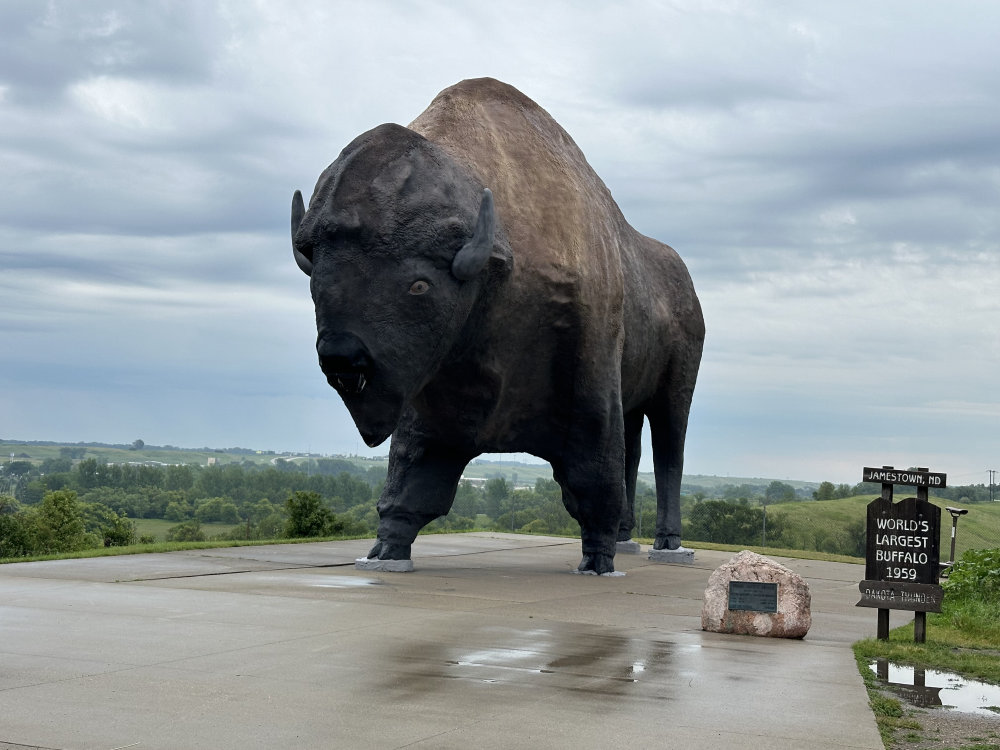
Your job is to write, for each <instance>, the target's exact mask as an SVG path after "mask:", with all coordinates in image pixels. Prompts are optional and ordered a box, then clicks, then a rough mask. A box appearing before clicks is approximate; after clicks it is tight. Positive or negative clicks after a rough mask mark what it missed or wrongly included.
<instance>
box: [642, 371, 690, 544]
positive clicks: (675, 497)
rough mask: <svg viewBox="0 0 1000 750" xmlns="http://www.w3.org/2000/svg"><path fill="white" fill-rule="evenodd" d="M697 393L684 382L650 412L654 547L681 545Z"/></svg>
mask: <svg viewBox="0 0 1000 750" xmlns="http://www.w3.org/2000/svg"><path fill="white" fill-rule="evenodd" d="M693 392H694V383H693V378H692V382H691V383H690V385H687V384H681V385H679V386H678V387H677V388H676V390H672V391H670V392H668V394H667V395H666V397H664V398H662V399H660V402H659V404H657V406H656V407H655V408H654V409H651V410H650V411H649V412H648V416H649V427H650V432H651V433H652V442H653V470H654V471H655V473H656V537H655V538H654V540H653V549H656V550H664V549H666V550H673V549H677V548H678V547H680V546H681V479H682V477H683V473H684V437H685V434H686V432H687V422H688V411H689V409H690V406H691V396H692V395H693Z"/></svg>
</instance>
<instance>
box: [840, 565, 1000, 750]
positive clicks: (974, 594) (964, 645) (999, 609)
mask: <svg viewBox="0 0 1000 750" xmlns="http://www.w3.org/2000/svg"><path fill="white" fill-rule="evenodd" d="M997 552H998V550H997V549H995V548H994V549H990V550H979V551H977V552H972V553H970V554H969V555H966V556H965V557H964V558H963V559H962V561H961V565H960V566H959V567H957V568H956V569H955V570H954V572H953V573H952V580H951V581H949V582H947V583H945V598H944V603H943V605H942V612H940V613H933V612H932V613H928V614H927V631H926V634H927V638H926V643H914V641H913V623H912V622H910V623H908V624H906V625H903V626H902V627H898V628H895V629H894V630H892V631H890V633H889V638H888V640H885V641H882V640H877V639H875V638H867V639H865V640H862V641H858V642H857V643H855V644H854V655H855V658H856V659H857V662H858V670H859V671H860V672H861V675H862V678H863V679H864V681H865V685H866V686H867V687H868V695H869V701H870V703H871V706H872V711H873V712H874V713H875V718H876V721H877V722H878V725H879V731H880V732H881V733H882V737H883V742H884V743H885V746H886V747H892V746H893V744H894V743H895V739H894V738H895V733H896V731H897V730H899V729H902V728H904V727H903V726H902V725H900V724H899V719H900V716H901V714H900V715H896V714H895V709H892V707H891V705H890V704H891V703H892V702H894V699H891V698H886V697H885V696H884V695H882V694H881V693H880V692H879V691H878V690H877V689H876V686H877V681H876V679H875V677H874V675H873V674H872V671H871V669H870V665H871V663H872V661H874V660H875V659H879V658H884V659H887V660H889V661H890V662H894V663H896V664H901V665H908V666H913V667H917V668H922V669H935V670H939V671H942V672H951V673H953V674H958V675H962V676H964V677H966V678H969V679H974V680H978V681H980V682H987V683H991V684H994V685H1000V597H997V589H996V588H995V587H992V586H991V585H990V584H991V583H992V582H993V581H994V580H995V576H996V570H995V566H996V561H997V557H998V555H997ZM895 702H897V703H898V701H895ZM887 706H888V708H887ZM900 708H901V706H900ZM890 709H891V710H890ZM917 728H919V727H917ZM963 747H965V748H966V749H967V750H972V749H971V748H970V746H968V745H965V746H963ZM984 747H985V746H984ZM992 747H994V748H995V747H996V746H995V745H993V746H992Z"/></svg>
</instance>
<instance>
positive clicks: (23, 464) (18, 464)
mask: <svg viewBox="0 0 1000 750" xmlns="http://www.w3.org/2000/svg"><path fill="white" fill-rule="evenodd" d="M34 471H35V466H34V464H32V463H31V461H9V462H8V463H5V464H2V465H0V474H2V475H6V476H8V477H26V476H28V475H29V474H31V473H33V472H34Z"/></svg>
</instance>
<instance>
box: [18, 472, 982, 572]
mask: <svg viewBox="0 0 1000 750" xmlns="http://www.w3.org/2000/svg"><path fill="white" fill-rule="evenodd" d="M0 480H6V482H7V484H6V487H7V488H8V491H7V492H6V494H5V491H4V485H0V557H18V556H24V555H32V554H48V553H54V552H65V551H73V550H76V549H83V548H86V547H98V546H116V545H126V544H134V543H137V542H150V541H153V540H152V539H149V538H146V539H142V538H138V537H137V536H136V533H135V524H134V519H144V518H156V519H166V520H168V521H172V522H174V524H175V525H174V526H172V527H171V528H170V531H169V532H168V540H177V541H197V540H203V539H206V536H207V535H206V532H205V531H204V529H203V528H202V524H204V523H209V522H223V523H226V524H230V525H231V526H232V528H231V530H230V531H228V532H226V533H225V534H224V535H222V536H221V537H215V538H217V539H219V538H228V539H242V540H263V539H280V538H286V537H321V536H322V537H330V536H338V535H352V536H367V535H374V533H375V531H376V528H377V525H378V513H377V510H376V507H375V501H376V499H377V498H378V495H379V493H380V492H381V488H382V486H383V484H384V482H385V469H384V467H382V466H378V467H373V468H367V469H366V468H362V467H359V466H357V465H356V464H354V463H352V462H350V461H347V460H343V459H336V458H321V459H310V460H308V461H306V462H304V463H295V462H291V461H285V460H283V459H276V460H275V461H274V462H273V464H271V465H262V464H257V463H253V462H250V461H243V462H232V463H228V464H224V465H213V466H198V465H175V466H164V465H149V464H142V463H129V464H112V463H106V462H104V461H100V460H98V459H95V458H82V459H81V458H70V457H68V456H64V457H60V458H51V459H46V460H45V461H42V462H40V463H33V462H31V461H28V460H23V461H11V462H9V463H7V464H4V465H3V466H2V467H0ZM684 490H685V491H684V494H683V495H682V498H681V508H682V515H683V518H684V522H683V523H684V529H683V537H684V538H685V539H689V540H692V541H706V542H717V543H724V544H744V545H757V544H767V545H770V546H777V547H788V548H795V549H817V550H819V551H825V552H839V553H843V554H861V553H863V550H864V524H863V521H861V520H859V521H857V522H856V523H854V524H852V525H850V528H846V529H844V530H838V531H829V533H826V532H824V533H817V534H813V535H809V538H805V537H802V534H801V533H797V532H793V531H792V530H791V529H789V528H788V527H787V526H786V525H785V524H784V522H783V520H782V517H781V515H780V513H774V512H771V513H769V512H768V506H770V505H774V504H778V503H787V502H797V501H809V500H813V501H824V500H832V499H836V498H839V497H850V496H853V495H866V494H867V495H871V496H873V497H874V496H877V495H878V494H879V492H880V487H879V485H876V484H863V483H862V484H858V485H854V486H849V485H846V484H840V485H835V484H833V483H831V482H823V483H821V484H820V485H819V486H818V488H817V489H816V490H812V491H809V490H802V489H796V488H794V487H792V486H791V485H790V484H787V483H785V482H780V481H772V482H770V483H767V484H761V485H748V484H740V485H724V486H722V487H719V488H705V487H698V486H688V485H685V488H684ZM942 492H945V490H943V491H942ZM946 492H947V493H948V495H953V496H954V499H955V500H956V501H960V502H976V501H979V500H988V499H989V494H988V490H987V489H986V488H984V487H983V486H981V485H978V486H977V485H973V486H966V487H953V488H947V490H946ZM561 496H562V493H561V490H560V488H559V485H558V484H557V483H556V482H555V481H553V480H552V479H538V480H537V481H536V482H535V485H534V486H533V487H526V486H514V485H513V484H511V483H510V482H508V481H507V480H506V479H504V478H502V477H493V478H491V479H489V480H488V481H486V482H485V483H476V484H473V483H471V482H468V481H463V482H462V483H461V484H460V485H459V487H458V491H457V494H456V498H455V503H454V505H453V507H452V511H451V512H450V513H449V514H448V515H447V516H445V517H442V518H439V519H437V520H436V521H434V522H433V523H432V524H431V525H430V526H429V530H430V531H441V530H451V531H467V530H473V529H481V530H498V531H511V532H525V533H537V534H551V535H564V536H578V535H579V526H578V525H577V523H576V522H575V521H574V520H573V519H572V518H571V517H570V515H569V513H567V511H566V509H565V508H564V506H563V504H562V500H561ZM635 520H636V523H635V528H634V536H635V537H638V538H649V537H651V536H652V535H653V533H654V528H655V523H656V497H655V492H654V491H653V489H652V488H651V487H650V486H648V485H646V484H645V483H642V482H640V483H639V486H638V489H637V493H636V519H635ZM799 537H802V538H799Z"/></svg>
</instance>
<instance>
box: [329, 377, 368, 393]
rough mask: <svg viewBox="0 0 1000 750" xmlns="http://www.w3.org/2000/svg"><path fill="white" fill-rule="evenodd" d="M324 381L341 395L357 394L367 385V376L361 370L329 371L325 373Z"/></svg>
mask: <svg viewBox="0 0 1000 750" xmlns="http://www.w3.org/2000/svg"><path fill="white" fill-rule="evenodd" d="M326 382H327V383H329V384H330V385H331V386H332V387H333V388H334V389H335V390H336V391H337V393H339V394H341V395H342V396H343V395H349V396H357V395H359V394H360V393H361V392H362V391H364V389H365V386H366V385H368V378H367V377H365V374H364V373H363V372H331V373H326Z"/></svg>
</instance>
